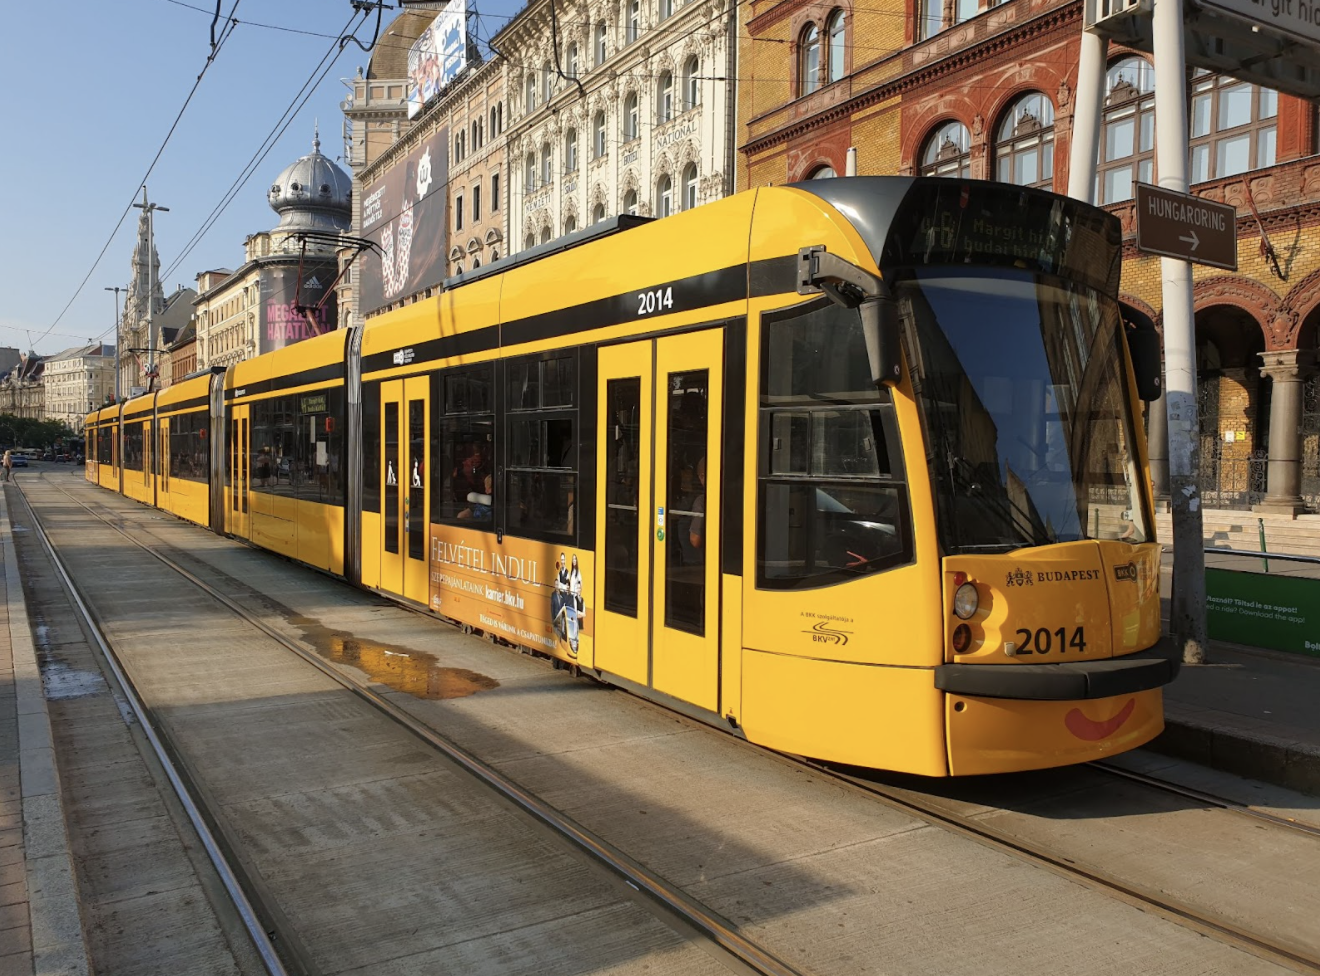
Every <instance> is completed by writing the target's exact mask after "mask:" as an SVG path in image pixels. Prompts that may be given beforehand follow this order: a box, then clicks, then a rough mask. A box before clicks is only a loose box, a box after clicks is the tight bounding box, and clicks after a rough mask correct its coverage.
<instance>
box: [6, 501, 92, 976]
mask: <svg viewBox="0 0 1320 976" xmlns="http://www.w3.org/2000/svg"><path fill="white" fill-rule="evenodd" d="M6 494H7V492H0V562H3V571H0V591H2V595H0V617H3V620H2V621H0V973H5V974H8V973H23V974H28V973H36V974H41V976H47V974H50V976H87V973H88V972H89V971H90V964H89V961H88V953H87V944H86V939H85V935H84V932H83V927H82V914H81V907H80V905H79V900H78V885H77V880H76V878H75V875H74V869H73V858H72V853H71V849H70V844H69V836H68V831H67V828H66V826H65V824H66V821H65V812H64V796H63V792H62V791H61V788H60V775H59V769H58V767H57V766H56V762H55V749H54V740H53V738H52V736H51V727H50V716H49V713H48V711H47V706H46V696H45V691H44V688H43V687H42V678H41V670H40V666H39V665H38V662H37V651H36V646H35V644H34V643H33V639H32V628H31V626H30V623H29V620H28V613H27V602H26V600H25V598H24V595H23V583H22V579H21V577H20V575H19V568H18V559H17V555H16V553H15V549H14V539H13V532H12V527H11V525H10V521H9V507H8V499H7V498H6V497H5V496H6Z"/></svg>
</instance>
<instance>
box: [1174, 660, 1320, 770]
mask: <svg viewBox="0 0 1320 976" xmlns="http://www.w3.org/2000/svg"><path fill="white" fill-rule="evenodd" d="M1208 657H1209V659H1210V663H1209V664H1203V665H1195V666H1192V665H1184V666H1183V668H1182V671H1181V672H1179V674H1178V678H1177V680H1176V681H1174V682H1173V684H1171V685H1169V686H1168V687H1167V688H1165V690H1164V704H1165V715H1164V721H1165V730H1164V733H1163V734H1162V735H1161V736H1160V737H1159V738H1157V739H1156V740H1155V741H1154V742H1153V743H1151V745H1150V746H1149V748H1151V749H1153V750H1154V751H1156V752H1162V753H1165V754H1167V755H1170V756H1177V757H1178V758H1180V759H1188V760H1191V761H1192V762H1197V763H1201V764H1202V765H1205V766H1210V767H1212V768H1214V769H1221V770H1224V771H1225V772H1229V773H1236V774H1237V775H1239V776H1246V777H1249V778H1251V779H1259V780H1263V781H1265V782H1267V783H1274V784H1276V785H1278V786H1286V787H1288V788H1289V789H1294V790H1299V791H1301V792H1304V793H1310V794H1312V795H1317V796H1320V707H1317V702H1320V658H1309V657H1304V656H1301V655H1294V654H1287V653H1283V652H1276V651H1263V650H1256V649H1254V648H1247V647H1240V646H1238V645H1236V644H1223V643H1219V642H1218V641H1211V642H1210V648H1209V653H1208Z"/></svg>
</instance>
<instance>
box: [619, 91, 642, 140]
mask: <svg viewBox="0 0 1320 976" xmlns="http://www.w3.org/2000/svg"><path fill="white" fill-rule="evenodd" d="M637 123H638V119H637V95H636V93H635V92H634V93H630V94H629V95H628V97H627V98H625V99H624V100H623V141H624V142H632V141H633V140H634V139H636V138H637V137H638V136H639V135H641V134H642V133H641V129H640V127H639V126H638V124H637Z"/></svg>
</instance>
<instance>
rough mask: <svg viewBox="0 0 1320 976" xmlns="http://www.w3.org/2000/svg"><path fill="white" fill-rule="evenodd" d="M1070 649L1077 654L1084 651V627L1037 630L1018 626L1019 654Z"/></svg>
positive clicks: (1045, 652) (1047, 652) (1065, 651)
mask: <svg viewBox="0 0 1320 976" xmlns="http://www.w3.org/2000/svg"><path fill="white" fill-rule="evenodd" d="M1070 650H1072V651H1077V653H1079V654H1082V653H1085V651H1086V628H1085V627H1074V628H1072V629H1071V630H1069V629H1068V628H1067V627H1060V628H1059V629H1058V630H1050V629H1049V628H1048V627H1041V628H1039V629H1037V630H1028V629H1027V628H1026V627H1019V628H1018V632H1017V653H1019V654H1049V653H1050V652H1051V651H1060V652H1062V653H1064V654H1067V653H1068V651H1070Z"/></svg>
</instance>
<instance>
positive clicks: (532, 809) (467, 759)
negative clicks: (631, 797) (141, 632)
mask: <svg viewBox="0 0 1320 976" xmlns="http://www.w3.org/2000/svg"><path fill="white" fill-rule="evenodd" d="M55 487H56V488H57V489H58V490H59V491H61V492H63V493H64V494H65V495H66V496H68V498H69V499H70V500H72V501H74V502H75V503H77V504H78V505H80V506H82V508H84V509H85V510H86V511H87V512H88V513H89V514H90V515H92V517H94V518H96V519H98V520H100V521H101V522H102V523H104V524H105V525H107V526H109V527H110V528H111V529H113V530H114V531H116V532H118V533H119V534H120V535H122V536H123V537H124V538H125V539H127V540H128V541H129V542H131V543H132V544H133V545H135V546H137V547H138V548H139V549H142V550H143V551H144V552H146V553H148V554H149V555H151V556H153V557H154V558H156V559H157V560H159V561H160V562H161V563H163V564H164V565H165V566H167V567H169V568H170V569H171V570H173V571H174V572H176V573H178V574H179V575H180V576H182V577H183V578H184V579H186V580H188V581H189V582H191V583H193V584H194V585H195V586H197V588H198V589H200V590H201V591H202V592H204V593H206V594H207V596H209V597H211V598H212V599H213V600H215V601H216V602H218V603H220V604H221V605H222V606H224V607H226V608H228V609H229V610H231V611H233V612H234V613H235V614H236V615H237V616H239V617H240V618H241V619H243V620H244V621H245V622H246V623H248V624H251V625H252V626H253V627H255V628H256V629H257V630H260V631H261V632H262V633H263V634H265V635H266V636H268V637H270V638H271V639H272V640H274V641H275V642H276V643H278V644H280V645H281V646H283V647H285V648H286V649H288V650H289V651H292V652H293V653H294V654H296V655H298V657H300V658H302V659H303V660H304V661H305V662H306V663H308V664H310V665H312V666H313V667H315V668H316V669H317V670H318V671H320V672H322V673H323V674H325V675H326V676H327V677H329V678H331V679H332V680H334V681H335V682H337V683H338V684H340V685H342V686H343V687H345V688H346V689H348V690H349V691H351V692H353V693H354V694H355V695H357V696H358V697H359V698H361V699H362V700H363V701H365V702H366V703H367V704H369V705H371V706H372V707H373V708H375V709H376V710H377V711H379V712H381V713H382V714H384V715H385V716H386V717H388V718H390V719H392V720H393V721H395V722H397V723H398V724H399V725H401V726H403V727H404V728H405V729H407V730H408V731H409V732H411V733H412V734H413V735H415V736H416V737H417V738H419V739H421V740H422V741H423V742H425V743H426V744H428V745H430V746H432V747H433V748H435V749H436V750H438V751H439V752H441V753H443V754H444V755H445V756H446V757H447V758H448V759H449V760H450V761H451V762H453V763H454V764H455V765H457V766H458V767H459V768H461V769H463V770H464V771H466V772H468V773H469V774H471V775H472V776H474V777H476V778H477V780H478V781H479V782H481V783H482V784H484V785H485V786H487V787H488V788H490V789H491V790H493V791H494V792H496V793H497V794H499V795H501V796H503V797H504V798H505V799H506V800H508V801H509V802H511V803H512V804H513V805H514V806H515V807H517V808H518V809H520V810H522V811H523V812H524V813H526V814H528V815H529V816H531V817H532V818H533V819H534V820H536V821H537V822H538V823H540V824H542V825H543V826H545V827H548V828H549V829H550V830H551V831H553V832H554V833H556V834H558V835H559V836H561V837H562V838H564V839H566V840H568V841H569V842H570V843H571V844H572V845H573V846H574V847H576V848H577V849H579V850H581V851H584V852H585V853H586V854H587V855H588V856H589V857H590V858H591V859H592V860H593V861H594V862H595V863H597V864H598V865H600V866H603V867H604V868H606V869H607V870H608V871H609V872H610V873H612V874H613V875H614V876H615V877H618V878H620V879H621V880H622V881H623V882H624V883H626V884H627V885H629V886H630V887H631V888H632V889H633V890H635V891H638V892H641V893H643V894H645V895H647V896H648V897H649V898H650V899H651V900H652V901H653V902H654V903H656V904H658V905H659V906H660V907H661V908H663V909H665V910H666V911H667V912H668V913H670V914H671V915H673V916H676V917H677V918H678V920H679V921H681V922H683V923H685V924H686V925H688V926H691V927H692V928H694V929H696V930H697V931H698V932H700V933H701V934H702V935H703V936H705V937H706V938H707V939H709V940H710V941H711V942H712V943H714V945H716V946H718V947H719V948H720V949H722V950H724V951H725V952H726V953H728V954H729V955H730V956H732V957H733V958H734V959H735V960H736V961H737V962H739V963H741V964H742V965H744V966H746V967H748V968H750V969H752V970H754V971H755V972H757V973H761V974H764V976H807V974H805V973H804V971H803V970H800V969H798V968H796V967H795V966H793V965H792V964H791V963H788V962H786V961H784V960H782V959H780V958H778V957H777V956H775V955H774V954H773V953H771V952H770V951H769V950H767V949H765V948H763V947H761V946H759V945H757V944H756V943H755V942H752V941H751V940H750V939H748V938H746V937H744V936H743V935H741V934H740V933H738V932H737V930H736V929H735V927H734V926H733V923H731V922H729V921H728V920H726V919H724V918H722V917H720V916H719V915H717V914H716V913H715V912H713V911H711V910H710V909H709V908H707V907H706V906H705V905H703V904H701V903H700V902H698V901H696V900H695V899H693V898H691V897H689V896H688V895H687V894H686V893H685V892H683V891H682V890H680V889H679V888H677V887H675V886H673V885H671V884H669V882H667V881H665V880H664V879H663V878H661V877H660V876H659V875H657V874H655V873H653V872H651V871H650V870H649V869H647V868H646V867H644V866H643V865H642V864H641V863H640V862H638V861H636V860H635V859H633V858H632V857H630V856H629V855H628V854H626V853H624V852H623V851H622V850H620V849H619V848H617V847H616V846H614V845H613V844H611V843H610V842H609V841H607V840H605V839H604V838H602V837H600V836H599V835H597V834H596V833H594V832H593V831H591V830H589V829H587V828H586V827H584V826H582V825H581V824H579V823H577V822H576V821H575V820H573V819H572V818H571V817H569V816H567V815H566V814H564V813H562V812H561V811H559V810H556V809H555V808H554V807H552V806H550V805H549V804H548V803H546V802H545V801H543V800H542V799H540V798H539V797H537V796H536V795H535V794H533V793H530V792H528V791H527V790H525V789H523V787H522V786H520V785H519V784H518V783H517V782H515V781H514V780H512V779H510V778H509V777H508V776H505V775H504V774H503V773H501V772H500V771H499V770H497V769H495V768H494V767H492V766H490V765H489V764H487V763H486V762H484V761H483V760H481V759H479V758H478V757H477V756H476V755H474V754H473V753H471V752H469V751H468V750H466V749H464V748H463V747H461V746H459V745H457V744H456V743H454V742H452V741H450V740H449V739H448V738H446V737H444V736H442V735H440V734H439V733H438V732H436V731H435V730H434V729H432V728H430V727H429V726H427V725H425V724H424V723H422V722H421V721H419V720H418V719H416V718H414V717H413V716H412V715H410V714H408V713H407V712H406V711H404V710H403V709H401V708H399V707H398V706H397V705H394V704H393V703H391V702H390V701H388V700H387V699H385V698H384V697H382V696H380V695H378V694H376V693H375V692H374V691H372V690H371V689H370V688H367V687H364V686H363V685H361V684H359V683H357V682H356V681H354V680H353V679H351V678H349V677H348V676H347V675H345V674H343V673H342V672H341V671H340V670H339V669H338V668H336V667H334V666H333V665H331V664H328V663H327V662H325V661H323V660H322V659H321V658H320V657H319V656H317V655H316V654H315V653H314V652H312V651H309V650H307V649H306V648H305V647H303V646H302V645H301V644H299V643H298V642H297V641H295V640H293V639H292V638H290V637H287V636H286V635H284V634H282V633H280V632H279V631H278V630H276V629H275V628H273V627H271V626H270V625H269V624H267V623H266V622H265V621H264V620H262V619H261V618H259V617H258V616H256V615H255V614H253V613H251V612H250V611H249V610H248V609H247V608H246V607H243V606H242V605H241V604H239V603H237V602H235V601H234V600H232V599H231V598H230V597H228V596H226V595H225V594H224V593H221V592H220V591H219V590H217V589H216V588H215V587H213V586H211V585H210V584H209V583H207V582H205V581H204V580H202V579H199V578H198V577H197V576H196V575H195V574H193V573H192V572H190V571H189V570H187V569H185V568H184V567H183V566H181V565H179V564H178V563H177V562H175V561H174V560H172V559H170V558H169V557H168V556H166V555H164V554H162V553H161V552H159V551H158V550H157V548H156V547H154V546H150V545H147V544H146V543H143V542H141V541H139V540H137V539H135V538H133V536H132V535H130V534H129V533H128V532H126V531H125V530H124V529H123V528H121V527H120V526H118V525H115V524H114V523H113V522H111V521H110V520H109V519H107V518H105V517H103V516H102V515H100V514H98V513H97V512H96V511H94V510H93V509H92V508H91V506H89V505H87V504H86V503H85V502H83V501H82V500H81V499H79V498H76V497H75V496H74V495H73V494H72V492H70V491H68V490H67V489H66V488H64V487H62V486H60V485H58V484H57V485H55ZM130 500H131V499H130ZM34 518H35V513H34ZM48 545H49V543H48ZM165 547H166V548H171V549H173V547H172V546H169V545H168V544H165Z"/></svg>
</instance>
